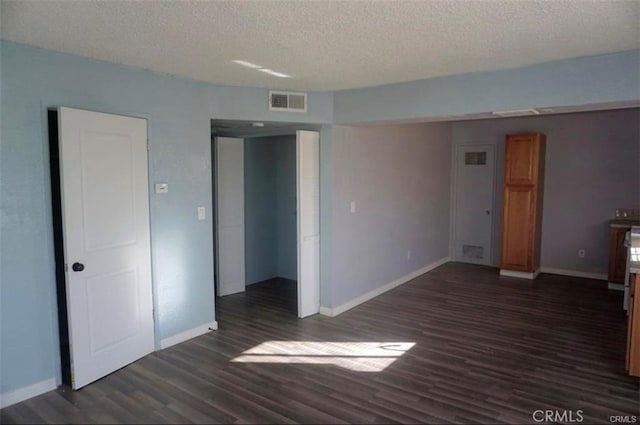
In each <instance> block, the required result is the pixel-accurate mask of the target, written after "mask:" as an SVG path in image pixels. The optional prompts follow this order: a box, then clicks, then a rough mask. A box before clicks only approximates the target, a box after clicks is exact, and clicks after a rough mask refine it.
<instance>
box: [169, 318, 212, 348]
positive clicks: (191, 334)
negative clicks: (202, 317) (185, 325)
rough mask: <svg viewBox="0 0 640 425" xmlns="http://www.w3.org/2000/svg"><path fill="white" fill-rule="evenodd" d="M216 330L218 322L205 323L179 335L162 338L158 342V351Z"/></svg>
mask: <svg viewBox="0 0 640 425" xmlns="http://www.w3.org/2000/svg"><path fill="white" fill-rule="evenodd" d="M217 329H218V322H216V321H213V322H210V323H205V324H204V325H200V326H196V327H195V328H193V329H189V330H186V331H184V332H180V333H179V334H176V335H173V336H170V337H168V338H164V339H162V340H161V341H160V349H161V350H164V349H165V348H169V347H171V346H172V345H176V344H180V343H181V342H185V341H188V340H190V339H192V338H195V337H197V336H200V335H203V334H206V333H207V332H210V331H212V330H214V331H215V330H217Z"/></svg>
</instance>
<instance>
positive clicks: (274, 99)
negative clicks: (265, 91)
mask: <svg viewBox="0 0 640 425" xmlns="http://www.w3.org/2000/svg"><path fill="white" fill-rule="evenodd" d="M269 110H270V111H289V112H307V94H306V93H293V92H278V91H270V92H269Z"/></svg>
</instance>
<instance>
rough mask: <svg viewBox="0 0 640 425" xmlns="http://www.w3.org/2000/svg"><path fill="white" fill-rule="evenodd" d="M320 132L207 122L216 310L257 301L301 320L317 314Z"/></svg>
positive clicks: (314, 128)
mask: <svg viewBox="0 0 640 425" xmlns="http://www.w3.org/2000/svg"><path fill="white" fill-rule="evenodd" d="M317 130H318V128H317V126H308V125H304V124H292V123H259V124H257V125H256V123H252V122H245V121H218V120H213V121H212V143H213V145H212V152H213V153H212V155H213V159H214V161H213V167H212V169H213V176H212V177H213V182H214V184H213V187H214V197H213V198H214V209H215V210H216V225H215V226H214V228H215V230H214V232H215V235H214V241H215V247H214V249H215V258H216V263H215V266H214V268H215V274H216V295H217V296H218V297H222V298H218V300H217V302H216V305H217V306H218V307H217V309H218V310H219V307H220V306H226V305H227V304H229V303H231V302H232V301H233V300H238V299H242V300H244V301H242V302H253V301H255V300H256V299H259V300H260V303H261V304H271V305H268V306H267V307H268V308H275V309H278V310H280V311H281V312H284V313H286V314H290V315H297V316H299V317H306V316H309V315H311V314H315V313H317V312H318V310H319V264H318V263H319V196H318V194H319V133H318V132H317ZM300 212H301V213H300ZM233 294H236V295H233ZM237 294H241V295H237ZM252 300H253V301H252Z"/></svg>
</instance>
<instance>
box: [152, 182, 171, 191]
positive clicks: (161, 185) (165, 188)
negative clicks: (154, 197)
mask: <svg viewBox="0 0 640 425" xmlns="http://www.w3.org/2000/svg"><path fill="white" fill-rule="evenodd" d="M155 190H156V193H169V183H156V184H155Z"/></svg>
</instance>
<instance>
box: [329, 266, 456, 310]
mask: <svg viewBox="0 0 640 425" xmlns="http://www.w3.org/2000/svg"><path fill="white" fill-rule="evenodd" d="M449 261H451V258H449V257H445V258H441V259H440V260H438V261H435V262H433V263H431V264H429V265H427V266H425V267H423V268H421V269H418V270H416V271H413V272H411V273H409V274H406V275H404V276H402V277H401V278H399V279H396V280H394V281H393V282H389V283H387V284H385V285H383V286H381V287H379V288H376V289H374V290H373V291H369V292H367V293H366V294H363V295H360V296H359V297H357V298H354V299H352V300H351V301H348V302H346V303H344V304H342V305H340V306H338V307H334V308H330V307H320V314H322V315H324V316H330V317H335V316H337V315H339V314H342V313H344V312H345V311H347V310H351V309H352V308H354V307H356V306H358V305H360V304H362V303H365V302H367V301H369V300H370V299H372V298H375V297H377V296H378V295H381V294H384V293H385V292H387V291H390V290H392V289H393V288H396V287H398V286H400V285H402V284H403V283H407V282H409V281H410V280H413V279H415V278H416V277H418V276H420V275H423V274H425V273H427V272H430V271H431V270H433V269H435V268H436V267H440V266H441V265H443V264H446V263H448V262H449Z"/></svg>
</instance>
